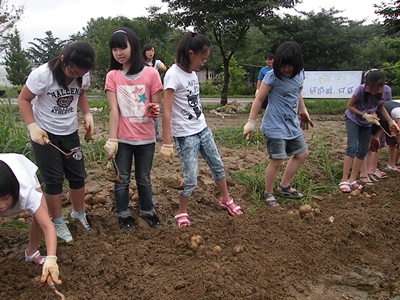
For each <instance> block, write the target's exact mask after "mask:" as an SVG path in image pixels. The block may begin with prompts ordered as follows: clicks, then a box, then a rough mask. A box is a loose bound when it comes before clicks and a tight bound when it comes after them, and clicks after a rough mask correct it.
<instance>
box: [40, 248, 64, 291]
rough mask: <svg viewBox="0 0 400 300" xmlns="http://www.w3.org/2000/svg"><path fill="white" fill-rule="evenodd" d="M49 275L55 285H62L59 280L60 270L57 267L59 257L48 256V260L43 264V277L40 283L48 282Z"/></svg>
mask: <svg viewBox="0 0 400 300" xmlns="http://www.w3.org/2000/svg"><path fill="white" fill-rule="evenodd" d="M49 275H50V276H51V279H52V280H53V282H54V283H55V284H60V283H61V280H59V279H58V276H59V275H60V272H59V270H58V265H57V256H54V255H49V256H46V260H45V262H44V264H43V269H42V276H41V277H40V281H41V282H43V283H44V282H46V280H47V277H48V276H49Z"/></svg>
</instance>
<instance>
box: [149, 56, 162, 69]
mask: <svg viewBox="0 0 400 300" xmlns="http://www.w3.org/2000/svg"><path fill="white" fill-rule="evenodd" d="M160 63H161V60H159V59H156V61H155V62H154V66H153V63H152V62H151V61H149V62H148V63H147V65H148V66H149V67H153V68H154V69H156V70H157V71H158V69H159V65H160Z"/></svg>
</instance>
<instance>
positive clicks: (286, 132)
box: [260, 70, 304, 140]
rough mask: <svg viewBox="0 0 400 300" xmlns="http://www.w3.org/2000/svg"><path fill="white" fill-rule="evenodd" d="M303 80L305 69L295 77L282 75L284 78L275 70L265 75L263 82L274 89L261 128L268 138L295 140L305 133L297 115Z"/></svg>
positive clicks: (269, 97) (270, 94) (270, 93)
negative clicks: (277, 74)
mask: <svg viewBox="0 0 400 300" xmlns="http://www.w3.org/2000/svg"><path fill="white" fill-rule="evenodd" d="M303 82H304V71H303V70H302V71H301V72H300V73H299V74H298V75H296V76H295V77H293V78H289V77H285V76H282V80H280V79H278V78H277V77H276V76H275V74H274V72H268V73H267V74H266V75H265V77H264V79H263V83H264V84H266V85H269V86H271V88H272V89H271V91H270V92H269V94H268V95H269V96H268V99H269V103H268V106H267V108H266V110H265V114H264V117H263V119H262V123H261V127H260V129H261V132H263V133H264V134H265V135H266V136H267V137H268V138H273V139H285V140H293V139H295V138H297V137H299V136H301V135H302V134H303V132H302V131H301V128H300V122H299V118H298V117H297V112H298V106H299V100H300V94H301V91H302V90H303Z"/></svg>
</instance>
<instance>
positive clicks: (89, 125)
mask: <svg viewBox="0 0 400 300" xmlns="http://www.w3.org/2000/svg"><path fill="white" fill-rule="evenodd" d="M83 124H84V125H85V129H86V134H85V141H86V142H89V141H90V140H91V139H92V135H93V128H94V122H93V115H92V113H87V114H84V115H83Z"/></svg>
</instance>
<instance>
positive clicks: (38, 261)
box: [25, 250, 46, 265]
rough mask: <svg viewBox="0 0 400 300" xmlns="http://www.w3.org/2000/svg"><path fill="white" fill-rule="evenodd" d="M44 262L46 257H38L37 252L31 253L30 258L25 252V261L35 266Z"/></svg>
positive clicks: (38, 253)
mask: <svg viewBox="0 0 400 300" xmlns="http://www.w3.org/2000/svg"><path fill="white" fill-rule="evenodd" d="M45 260H46V256H43V255H40V252H39V250H38V251H36V252H35V253H33V254H32V255H31V256H28V255H27V254H26V250H25V261H29V262H31V263H34V264H35V265H43V264H44V262H45Z"/></svg>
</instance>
